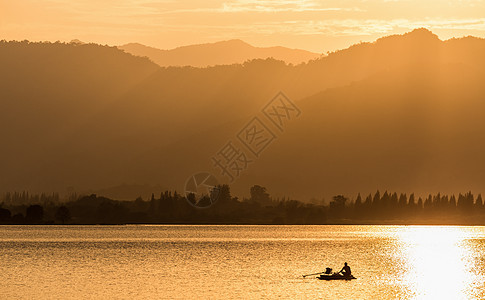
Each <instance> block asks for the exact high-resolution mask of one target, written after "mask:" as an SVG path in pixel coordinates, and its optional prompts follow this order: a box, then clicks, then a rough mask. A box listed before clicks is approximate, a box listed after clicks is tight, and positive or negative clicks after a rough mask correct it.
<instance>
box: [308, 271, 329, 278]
mask: <svg viewBox="0 0 485 300" xmlns="http://www.w3.org/2000/svg"><path fill="white" fill-rule="evenodd" d="M323 273H325V272H320V273H313V274H307V275H303V278H305V277H307V276H312V275H318V274H323Z"/></svg>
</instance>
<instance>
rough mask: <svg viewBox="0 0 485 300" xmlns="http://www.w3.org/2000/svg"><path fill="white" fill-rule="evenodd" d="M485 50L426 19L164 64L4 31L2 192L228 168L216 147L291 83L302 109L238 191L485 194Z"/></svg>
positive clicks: (98, 185) (0, 60) (167, 178)
mask: <svg viewBox="0 0 485 300" xmlns="http://www.w3.org/2000/svg"><path fill="white" fill-rule="evenodd" d="M483 53H485V40H483V39H478V38H473V37H467V38H461V39H452V40H448V41H440V40H439V39H438V38H437V37H436V36H435V35H434V34H432V33H431V32H429V31H427V30H424V29H419V30H415V31H413V32H411V33H408V34H405V35H397V36H390V37H384V38H382V39H379V40H377V41H376V42H374V43H363V44H359V45H354V46H352V47H350V48H348V49H345V50H341V51H338V52H335V53H331V54H329V55H328V56H326V57H322V58H320V59H318V60H314V61H310V62H309V63H306V64H302V65H298V66H289V65H286V64H285V63H283V62H280V61H276V60H271V59H269V60H253V61H250V62H246V63H244V64H242V65H231V66H217V67H211V68H191V67H184V68H175V67H170V68H160V67H159V66H157V65H155V64H154V63H152V62H150V61H149V60H148V59H145V58H140V57H134V56H132V55H130V54H127V53H124V52H123V51H121V50H119V49H116V48H114V47H106V46H100V45H93V44H89V45H83V44H60V43H54V44H52V43H26V42H1V43H0V70H1V71H0V79H1V80H0V128H1V129H0V132H1V136H2V145H3V146H2V148H1V150H0V157H2V163H1V165H2V173H1V174H0V190H4V191H6V190H10V191H12V190H23V189H28V190H32V191H61V192H62V191H64V190H65V189H66V187H69V186H73V187H74V188H75V189H76V190H77V191H79V192H82V191H86V190H93V189H103V188H106V187H111V186H116V185H118V184H121V183H134V184H139V185H145V184H149V185H157V186H158V185H160V186H162V187H163V188H176V189H177V190H179V191H180V190H182V189H183V184H184V183H185V180H186V178H187V177H188V176H189V175H191V174H192V173H194V172H197V171H201V170H207V171H211V172H213V173H215V174H216V173H217V172H219V170H217V169H214V168H213V166H212V165H211V157H212V156H213V155H214V154H215V153H217V151H218V150H220V148H221V147H222V146H224V144H225V143H226V142H227V141H228V140H229V139H233V138H234V137H235V135H236V134H237V132H239V130H240V129H241V128H242V127H243V126H244V125H245V124H246V122H247V121H248V120H250V119H251V118H252V117H253V116H255V115H259V116H261V114H260V110H261V108H262V107H263V106H264V105H265V104H266V103H267V102H268V101H269V100H270V99H272V97H273V96H274V95H275V94H276V93H277V92H278V91H280V90H281V91H283V92H285V93H286V94H287V95H288V96H289V98H290V99H292V100H293V101H295V102H296V104H297V106H298V107H299V108H300V109H301V111H302V114H301V116H300V117H299V118H298V119H297V120H294V121H292V122H291V123H290V124H289V125H288V126H287V127H286V128H285V131H284V132H283V133H281V134H279V135H278V139H276V140H275V142H274V143H273V144H272V145H271V147H269V148H268V149H267V150H266V151H265V152H264V153H262V155H261V157H260V158H258V159H257V160H255V162H254V163H253V164H252V165H250V166H249V168H248V170H247V172H245V173H243V175H242V176H241V177H240V178H239V179H238V180H237V181H236V182H235V183H234V184H233V185H232V189H233V191H234V193H236V194H238V193H239V194H242V193H245V194H247V190H248V189H249V187H250V186H251V185H253V184H260V185H264V186H266V187H267V188H268V190H269V192H270V193H271V194H273V195H278V196H283V195H289V196H292V197H295V198H299V199H302V200H305V199H308V198H310V197H322V196H325V197H327V198H329V197H331V196H333V195H334V194H337V193H343V194H348V195H355V193H357V192H370V191H375V190H376V189H381V190H385V189H388V190H393V191H403V192H413V191H414V192H418V193H419V192H422V193H427V192H435V191H436V192H438V191H442V192H446V193H453V192H454V193H456V192H462V191H465V190H469V189H472V190H474V191H475V192H477V193H478V192H484V191H485V189H484V188H483V182H485V169H484V167H483V166H485V158H484V157H483V155H482V153H483V152H484V150H485V142H483V141H484V137H485V136H484V134H485V126H484V125H485V124H484V122H485V119H484V118H483V116H482V112H483V111H485V99H484V95H485V89H484V87H483V86H484V78H485V77H484V75H485V74H484V70H485V57H484V56H483ZM273 130H275V128H273ZM217 174H218V173H217ZM220 179H221V182H222V181H224V178H222V177H221V178H220Z"/></svg>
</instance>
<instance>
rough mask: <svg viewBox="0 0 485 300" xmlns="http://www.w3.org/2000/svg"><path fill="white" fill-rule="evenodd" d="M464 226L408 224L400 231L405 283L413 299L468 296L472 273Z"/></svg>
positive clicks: (472, 280) (471, 284)
mask: <svg viewBox="0 0 485 300" xmlns="http://www.w3.org/2000/svg"><path fill="white" fill-rule="evenodd" d="M466 239H467V229H466V228H458V227H419V226H418V227H410V228H407V229H406V230H405V231H404V232H402V233H401V234H400V241H401V242H402V243H403V245H402V247H401V249H402V251H403V252H402V255H403V258H404V260H405V263H404V267H406V268H407V270H406V271H405V272H404V274H406V275H404V278H403V280H404V282H405V285H406V286H407V287H408V289H409V290H410V295H409V296H410V298H414V299H468V298H469V297H470V296H471V294H472V292H473V291H472V286H473V282H474V279H475V278H474V274H473V273H472V272H471V271H470V269H471V268H472V257H471V253H470V252H469V251H470V250H469V249H467V247H466V243H465V242H466Z"/></svg>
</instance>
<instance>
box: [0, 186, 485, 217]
mask: <svg viewBox="0 0 485 300" xmlns="http://www.w3.org/2000/svg"><path fill="white" fill-rule="evenodd" d="M250 195H251V196H250V197H249V198H247V199H246V198H245V199H242V200H240V199H238V198H237V197H234V196H232V195H231V191H230V187H229V186H228V185H221V186H219V187H218V198H217V201H216V202H215V204H214V205H212V206H211V207H209V208H206V209H197V208H194V207H193V206H191V205H190V204H189V202H188V201H187V199H186V198H185V196H184V195H182V194H180V193H177V192H176V191H174V192H172V191H165V192H162V193H161V194H160V195H159V196H157V197H156V196H155V195H154V194H152V196H151V198H150V199H147V200H143V199H142V198H141V197H139V198H137V199H136V200H134V201H120V200H113V199H109V198H106V197H102V196H97V195H95V194H92V195H85V196H78V195H75V194H74V195H71V196H69V197H68V198H66V199H60V197H59V195H58V194H40V195H30V194H28V193H27V192H23V193H7V194H5V195H4V196H3V198H2V199H1V200H0V224H485V204H484V202H483V199H482V196H481V195H480V194H479V195H477V196H475V195H474V194H473V193H471V192H467V193H464V194H459V195H458V196H455V195H451V196H449V195H442V194H440V193H438V194H436V195H431V194H430V195H428V196H427V197H424V198H422V197H416V196H415V195H414V194H410V195H409V196H408V195H407V194H404V193H402V194H398V193H395V192H394V193H390V192H387V191H386V192H384V193H381V192H379V191H377V192H375V193H374V194H369V195H367V196H366V197H362V196H361V195H360V194H359V195H358V196H357V197H356V198H355V199H352V200H350V199H349V198H348V197H346V196H344V195H337V196H334V197H333V198H332V200H331V201H330V203H329V204H328V205H327V204H312V203H303V202H301V201H298V200H292V199H289V198H288V199H287V198H283V199H275V198H272V197H271V196H270V195H269V193H268V192H267V190H266V188H264V187H262V186H259V185H255V186H253V187H251V189H250Z"/></svg>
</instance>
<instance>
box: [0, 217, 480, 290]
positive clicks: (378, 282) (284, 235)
mask: <svg viewBox="0 0 485 300" xmlns="http://www.w3.org/2000/svg"><path fill="white" fill-rule="evenodd" d="M484 254H485V227H459V226H0V295H3V297H5V298H6V299H10V298H16V299H51V298H59V299H61V298H62V299H66V298H69V299H79V298H92V299H106V298H119V299H126V298H136V299H207V298H210V299H240V298H252V299H254V298H257V299H261V298H282V299H295V298H296V299H301V298H304V299H340V298H344V299H484V298H485V292H484V291H485V286H484V280H485V277H484V271H485V260H484ZM344 261H347V262H349V264H350V266H351V267H352V271H353V274H354V275H355V276H356V277H357V280H352V281H349V282H342V281H333V282H332V281H331V282H323V281H319V280H316V279H315V277H314V276H310V277H307V278H302V276H301V275H302V274H309V273H315V272H319V271H322V270H323V269H324V268H325V267H331V268H333V269H334V271H338V270H339V269H340V268H341V266H342V264H343V262H344ZM0 298H2V297H0Z"/></svg>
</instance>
